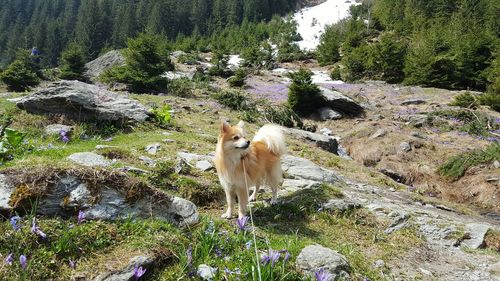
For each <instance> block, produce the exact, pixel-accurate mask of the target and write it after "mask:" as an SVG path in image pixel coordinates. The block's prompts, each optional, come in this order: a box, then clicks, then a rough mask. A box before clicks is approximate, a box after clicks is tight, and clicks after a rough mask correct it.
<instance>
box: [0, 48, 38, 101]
mask: <svg viewBox="0 0 500 281" xmlns="http://www.w3.org/2000/svg"><path fill="white" fill-rule="evenodd" d="M29 54H30V52H29V51H28V50H23V49H20V50H18V51H17V53H16V59H15V60H14V61H13V62H12V63H11V64H10V65H9V66H8V67H7V69H5V70H4V71H3V72H2V73H1V74H0V80H1V81H2V82H3V83H5V85H7V88H8V89H9V91H16V92H23V91H26V90H29V89H30V88H31V87H35V86H37V85H38V84H40V78H41V77H42V74H41V72H40V68H39V63H38V57H33V56H30V55H29Z"/></svg>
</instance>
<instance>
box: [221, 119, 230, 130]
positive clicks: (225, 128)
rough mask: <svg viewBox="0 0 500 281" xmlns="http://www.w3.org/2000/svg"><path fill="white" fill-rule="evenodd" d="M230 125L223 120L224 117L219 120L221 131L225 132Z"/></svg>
mask: <svg viewBox="0 0 500 281" xmlns="http://www.w3.org/2000/svg"><path fill="white" fill-rule="evenodd" d="M230 127H231V126H230V125H229V123H227V121H226V120H224V119H221V120H220V132H221V133H227V132H228V131H229V128H230Z"/></svg>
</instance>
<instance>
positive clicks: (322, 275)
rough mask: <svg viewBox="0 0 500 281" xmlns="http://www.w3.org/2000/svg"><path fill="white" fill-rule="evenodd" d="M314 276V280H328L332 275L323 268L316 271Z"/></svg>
mask: <svg viewBox="0 0 500 281" xmlns="http://www.w3.org/2000/svg"><path fill="white" fill-rule="evenodd" d="M314 276H315V277H316V281H328V280H330V278H331V277H332V275H331V274H330V273H328V272H326V271H325V270H324V269H323V268H322V269H320V270H319V271H316V272H315V273H314Z"/></svg>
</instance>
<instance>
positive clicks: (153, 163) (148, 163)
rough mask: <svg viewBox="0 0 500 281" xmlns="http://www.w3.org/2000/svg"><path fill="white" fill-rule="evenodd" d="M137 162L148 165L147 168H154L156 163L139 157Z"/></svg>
mask: <svg viewBox="0 0 500 281" xmlns="http://www.w3.org/2000/svg"><path fill="white" fill-rule="evenodd" d="M139 160H141V161H142V162H144V163H145V164H146V165H148V166H149V167H154V166H156V161H155V160H153V159H151V158H149V157H147V156H140V157H139Z"/></svg>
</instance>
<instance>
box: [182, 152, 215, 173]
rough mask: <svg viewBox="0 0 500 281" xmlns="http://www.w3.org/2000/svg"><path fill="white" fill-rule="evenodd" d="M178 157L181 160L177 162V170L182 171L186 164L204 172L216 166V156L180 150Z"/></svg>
mask: <svg viewBox="0 0 500 281" xmlns="http://www.w3.org/2000/svg"><path fill="white" fill-rule="evenodd" d="M177 158H178V160H179V161H178V163H177V168H176V172H180V171H181V170H182V167H183V165H184V164H187V165H189V166H191V167H194V168H196V169H198V170H200V171H202V172H206V171H209V170H211V169H213V168H214V165H213V161H214V158H213V157H212V156H209V155H198V154H194V153H187V152H179V153H177Z"/></svg>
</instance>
